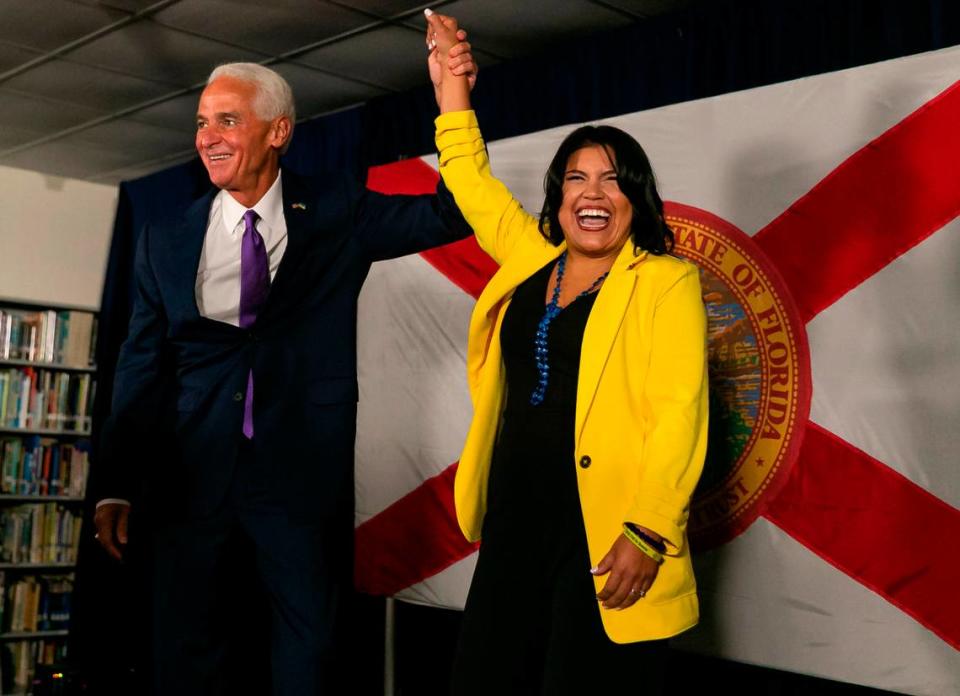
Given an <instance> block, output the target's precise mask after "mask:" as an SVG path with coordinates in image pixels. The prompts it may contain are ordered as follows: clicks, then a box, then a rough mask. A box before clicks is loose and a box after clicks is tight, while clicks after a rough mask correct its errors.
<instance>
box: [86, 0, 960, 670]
mask: <svg viewBox="0 0 960 696" xmlns="http://www.w3.org/2000/svg"><path fill="white" fill-rule="evenodd" d="M545 5H548V3H545ZM468 29H469V27H468ZM958 43H960V3H957V2H955V1H954V0H781V1H780V2H770V1H769V0H729V1H728V0H723V1H720V0H712V1H701V2H698V3H694V4H692V5H691V6H690V7H689V8H688V9H687V10H685V11H684V12H681V13H678V14H674V15H668V16H663V17H657V18H653V19H649V20H645V21H642V22H639V23H636V24H634V25H631V26H628V27H625V28H623V29H619V30H617V31H613V32H609V33H606V34H602V35H595V36H593V37H587V38H578V39H577V40H576V41H575V42H568V43H561V44H558V45H555V46H553V47H552V49H551V50H549V51H548V52H546V53H544V54H541V55H539V56H536V57H532V58H528V59H525V60H523V61H518V62H513V63H508V64H503V65H497V66H492V67H491V66H488V67H485V68H482V70H481V74H480V79H479V83H478V85H477V88H476V90H475V93H474V103H475V107H476V110H477V112H478V115H479V118H480V121H481V123H482V124H483V129H484V135H485V137H486V138H487V139H488V140H497V139H500V138H506V137H511V136H516V135H522V134H524V133H530V132H534V131H539V130H542V129H545V128H550V127H554V126H560V125H563V124H573V123H579V122H583V121H590V120H594V119H599V118H604V117H608V116H614V115H618V114H623V113H630V112H634V111H640V110H644V109H649V108H654V107H658V106H663V105H666V104H673V103H677V102H682V101H688V100H693V99H700V98H703V97H709V96H712V95H717V94H723V93H726V92H731V91H736V90H743V89H748V88H751V87H758V86H761V85H767V84H771V83H775V82H782V81H785V80H791V79H795V78H800V77H804V76H808V75H814V74H818V73H823V72H829V71H834V70H840V69H843V68H849V67H853V66H857V65H863V64H866V63H872V62H876V61H881V60H887V59H891V58H898V57H901V56H905V55H909V54H913V53H919V52H924V51H929V50H934V49H938V48H943V47H946V46H952V45H955V44H958ZM478 48H482V47H480V46H478ZM436 113H437V109H436V105H435V103H434V101H433V91H432V89H431V88H430V87H429V85H427V86H424V87H423V88H419V89H414V90H411V91H409V92H406V93H404V94H399V95H390V96H385V97H382V98H378V99H375V100H372V101H370V102H368V103H367V104H365V105H363V106H360V107H356V108H353V109H350V110H347V111H343V112H340V113H337V114H333V115H330V116H326V117H322V118H318V119H315V120H312V121H308V122H305V123H301V124H299V125H297V127H296V131H295V134H294V139H293V143H292V146H291V149H290V152H289V153H288V154H287V155H286V156H285V157H284V160H283V166H284V167H289V168H291V169H292V170H295V171H298V172H300V173H303V174H312V173H317V172H321V171H325V170H330V169H339V170H347V171H351V172H353V173H354V174H355V175H356V176H357V177H358V178H359V177H362V176H363V174H364V172H365V171H366V169H367V168H368V167H369V166H372V165H376V164H383V163H387V162H392V161H396V160H398V159H402V158H406V157H411V156H419V155H423V154H425V153H428V152H431V151H432V150H433V119H434V117H435V116H436ZM208 186H209V182H208V181H207V178H206V174H205V172H204V171H203V168H202V166H200V164H199V162H198V161H196V160H195V161H192V162H189V163H187V164H183V165H180V166H176V167H172V168H170V169H167V170H165V171H162V172H159V173H157V174H153V175H151V176H147V177H144V178H142V179H138V180H136V181H128V182H124V183H122V184H121V185H120V198H119V204H118V209H117V218H116V223H115V228H114V235H113V243H112V246H111V250H110V258H109V264H108V270H107V278H106V283H105V285H104V292H103V304H102V314H101V321H100V328H99V334H98V345H97V364H98V366H99V377H98V378H99V387H98V390H97V401H96V404H95V412H94V428H95V431H96V430H97V428H98V425H99V424H100V423H102V422H103V417H104V416H105V414H106V413H108V411H109V399H110V392H111V386H112V371H113V368H114V366H115V364H116V359H117V354H118V351H119V347H120V344H121V343H122V341H123V339H124V336H125V334H126V325H127V320H128V317H129V313H130V309H131V295H132V283H131V281H132V278H131V266H132V256H133V250H134V248H135V246H136V238H137V235H138V232H139V230H140V229H141V228H142V226H143V224H144V222H145V221H147V220H150V219H152V218H154V217H156V216H158V215H162V214H166V213H169V211H171V210H178V209H182V208H184V207H185V206H186V205H187V204H188V203H189V202H190V201H191V200H193V199H194V198H196V197H197V196H199V195H200V194H201V193H202V192H203V191H204V190H205V189H206V188H207V187H208ZM96 497H97V480H96V451H95V450H94V458H93V466H92V479H91V491H90V496H89V498H90V500H91V506H90V507H91V510H90V511H89V512H91V514H92V502H93V501H95V500H96ZM91 526H92V525H91V524H90V520H89V518H88V520H87V527H86V529H90V528H91ZM86 536H87V537H89V535H86ZM184 581H185V582H189V577H185V579H184ZM133 584H135V579H134V578H132V577H131V575H130V571H129V569H120V570H119V571H118V570H117V568H116V567H115V566H113V565H112V564H110V563H107V562H106V561H105V559H104V558H103V555H102V554H100V553H99V552H98V551H97V550H96V549H95V548H94V545H93V542H92V541H91V540H90V539H89V538H87V539H86V540H85V542H84V544H83V546H82V548H81V556H80V567H79V569H78V576H77V587H76V591H75V609H74V617H73V625H72V631H71V652H72V654H73V655H74V657H75V658H76V659H77V660H78V661H79V662H80V663H83V664H84V665H85V668H86V669H87V670H88V671H91V672H98V671H99V672H104V671H106V672H114V673H121V672H125V671H126V669H127V667H129V665H130V664H132V663H134V662H135V661H136V660H137V646H138V645H139V644H140V643H138V642H137V641H141V640H145V639H146V636H145V634H144V633H143V630H144V629H143V626H142V615H141V614H139V613H137V612H136V611H131V607H134V606H136V598H135V597H134V596H133V595H132V593H131V588H132V585H133ZM369 613H370V614H371V615H375V614H376V612H375V611H374V612H369ZM368 618H370V621H373V622H375V621H376V618H374V617H372V616H371V617H368ZM400 628H401V629H402V626H401V627H400ZM358 630H361V631H362V630H364V629H363V627H360V628H358ZM369 630H370V632H373V633H374V635H375V636H377V635H380V633H379V631H380V628H379V627H377V626H376V625H371V626H370V627H369ZM131 637H133V638H134V640H130V639H131ZM379 661H380V657H379V655H376V654H374V655H371V664H379ZM375 671H376V670H374V672H375ZM373 681H375V680H373Z"/></svg>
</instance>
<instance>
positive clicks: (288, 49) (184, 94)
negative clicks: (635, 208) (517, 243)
mask: <svg viewBox="0 0 960 696" xmlns="http://www.w3.org/2000/svg"><path fill="white" fill-rule="evenodd" d="M690 2H692V0H437V1H435V2H432V3H425V2H422V1H420V0H269V1H263V0H259V1H254V0H160V1H157V0H3V2H2V3H0V165H3V166H8V167H18V168H21V169H29V170H33V171H38V172H42V173H44V174H52V175H57V176H64V177H72V178H76V179H84V180H87V181H94V182H99V183H115V182H117V181H120V180H122V179H131V178H135V177H138V176H143V175H144V174H148V173H150V172H154V171H157V170H160V169H163V168H165V167H168V166H170V165H172V164H175V163H178V162H182V161H184V160H187V159H189V158H190V157H191V156H192V154H193V120H194V114H195V109H196V103H197V95H198V94H199V92H200V90H201V89H202V87H203V84H204V81H205V79H206V76H207V74H208V73H209V72H210V70H211V69H212V68H213V67H214V66H216V65H217V64H218V63H223V62H227V61H253V62H258V63H263V64H265V65H270V66H271V67H273V68H274V69H276V70H277V71H279V72H280V73H281V74H282V75H283V76H284V77H286V79H287V80H288V81H289V82H290V84H291V85H292V86H293V90H294V94H295V95H296V99H297V117H298V119H299V120H306V119H310V118H314V117H316V116H320V115H322V114H326V113H330V112H332V111H336V110H339V109H344V108H347V107H350V106H353V105H356V104H360V103H362V102H364V101H366V100H368V99H370V98H372V97H375V96H378V95H383V94H389V93H393V92H400V91H404V90H406V89H409V88H411V87H414V86H417V85H422V84H424V83H425V82H426V81H427V76H426V70H425V63H424V53H425V51H424V46H423V17H422V11H423V9H424V8H425V7H432V8H434V9H436V10H438V11H441V12H443V13H445V14H450V15H453V16H455V17H457V19H458V20H460V23H461V25H462V26H463V27H465V28H466V29H467V30H468V32H469V34H470V41H471V43H472V44H473V46H474V55H475V56H476V58H477V60H478V61H479V63H480V65H481V67H482V66H489V65H493V64H495V63H498V62H501V61H505V60H510V59H513V58H517V57H520V56H523V55H529V54H533V53H537V52H539V51H542V50H543V49H544V48H545V47H546V46H548V45H550V44H552V43H555V42H558V41H560V40H563V39H569V38H570V37H574V36H583V35H585V34H588V33H595V32H599V31H604V30H608V29H613V28H616V27H620V26H624V25H627V24H630V23H632V22H636V21H640V20H643V19H644V18H646V17H650V16H653V15H657V14H663V13H666V12H671V11H674V10H678V9H680V8H681V7H683V6H686V5H688V4H690Z"/></svg>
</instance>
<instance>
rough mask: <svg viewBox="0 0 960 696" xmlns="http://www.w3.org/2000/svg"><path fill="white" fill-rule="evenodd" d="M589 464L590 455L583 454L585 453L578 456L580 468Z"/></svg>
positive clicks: (584, 467)
mask: <svg viewBox="0 0 960 696" xmlns="http://www.w3.org/2000/svg"><path fill="white" fill-rule="evenodd" d="M590 464H591V461H590V457H589V456H587V455H586V454H585V455H583V456H582V457H580V468H581V469H586V468H587V467H589V466H590Z"/></svg>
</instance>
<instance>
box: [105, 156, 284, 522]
mask: <svg viewBox="0 0 960 696" xmlns="http://www.w3.org/2000/svg"><path fill="white" fill-rule="evenodd" d="M247 210H255V211H257V215H259V216H260V219H259V220H257V224H256V227H257V232H259V233H260V236H261V237H263V243H264V246H265V247H266V249H267V257H268V258H269V262H270V281H271V282H273V278H274V276H276V274H277V267H278V266H279V265H280V259H281V258H283V252H284V251H285V250H286V248H287V221H286V220H285V219H284V217H283V187H282V185H281V183H280V174H279V173H278V174H277V180H276V181H274V182H273V185H272V186H270V188H269V189H268V190H267V192H266V193H265V194H263V197H262V198H261V199H260V200H259V201H257V202H256V204H255V205H254V206H253V208H245V207H244V206H242V205H241V204H240V203H239V202H237V200H236V199H235V198H234V197H233V196H231V195H230V194H229V193H228V192H227V191H224V190H222V189H221V190H220V192H219V193H218V194H217V195H216V196H214V199H213V203H212V204H211V205H210V216H209V217H208V218H207V231H206V234H205V235H204V237H203V251H202V252H201V253H200V265H199V266H198V267H197V284H196V290H195V291H196V297H197V308H198V309H199V310H200V315H201V316H204V317H207V318H208V319H215V320H216V321H222V322H226V323H227V324H233V325H234V326H239V325H240V244H241V241H242V240H243V231H244V224H243V214H244V213H245V212H247ZM107 503H121V504H124V505H129V504H130V501H128V500H124V499H122V498H104V499H103V500H100V501H98V502H97V507H100V506H101V505H106V504H107Z"/></svg>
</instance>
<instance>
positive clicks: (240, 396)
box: [233, 392, 243, 401]
mask: <svg viewBox="0 0 960 696" xmlns="http://www.w3.org/2000/svg"><path fill="white" fill-rule="evenodd" d="M233 400H234V401H243V392H237V393H236V394H234V395H233Z"/></svg>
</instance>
